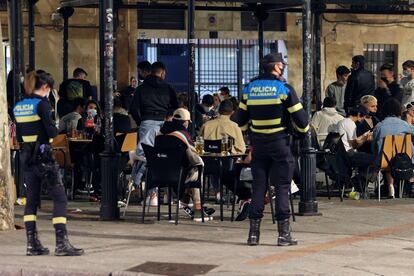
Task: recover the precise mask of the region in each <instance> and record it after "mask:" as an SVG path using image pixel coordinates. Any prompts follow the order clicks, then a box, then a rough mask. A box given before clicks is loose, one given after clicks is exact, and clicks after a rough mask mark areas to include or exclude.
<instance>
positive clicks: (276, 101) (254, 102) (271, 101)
mask: <svg viewBox="0 0 414 276" xmlns="http://www.w3.org/2000/svg"><path fill="white" fill-rule="evenodd" d="M281 103H282V101H281V100H280V99H263V100H247V105H271V104H281Z"/></svg>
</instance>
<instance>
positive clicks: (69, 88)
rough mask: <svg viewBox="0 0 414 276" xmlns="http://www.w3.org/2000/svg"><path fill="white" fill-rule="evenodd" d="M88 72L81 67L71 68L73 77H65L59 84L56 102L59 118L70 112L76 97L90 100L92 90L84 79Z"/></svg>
mask: <svg viewBox="0 0 414 276" xmlns="http://www.w3.org/2000/svg"><path fill="white" fill-rule="evenodd" d="M87 76H88V74H87V73H86V71H85V70H83V69H82V68H76V69H75V70H73V78H71V79H67V80H65V81H64V82H62V83H61V84H60V86H59V101H58V104H57V112H58V115H59V118H62V117H63V116H65V115H66V114H68V113H70V112H72V110H73V104H74V100H75V99H76V98H84V99H85V100H92V96H93V91H92V87H91V84H90V83H89V81H87V80H86V77H87Z"/></svg>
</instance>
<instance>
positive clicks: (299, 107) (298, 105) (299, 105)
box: [288, 103, 303, 113]
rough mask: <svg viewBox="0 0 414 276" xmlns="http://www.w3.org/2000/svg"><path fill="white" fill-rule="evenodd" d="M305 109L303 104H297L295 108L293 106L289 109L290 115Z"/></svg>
mask: <svg viewBox="0 0 414 276" xmlns="http://www.w3.org/2000/svg"><path fill="white" fill-rule="evenodd" d="M302 108H303V106H302V104H301V103H297V104H295V105H294V106H291V107H289V108H288V111H289V113H295V112H296V111H298V110H301V109H302Z"/></svg>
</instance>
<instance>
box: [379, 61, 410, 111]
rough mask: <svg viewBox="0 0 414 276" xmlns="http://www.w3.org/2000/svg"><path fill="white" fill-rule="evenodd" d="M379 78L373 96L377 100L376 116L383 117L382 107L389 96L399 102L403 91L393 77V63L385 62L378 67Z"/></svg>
mask: <svg viewBox="0 0 414 276" xmlns="http://www.w3.org/2000/svg"><path fill="white" fill-rule="evenodd" d="M380 74H381V75H380V76H381V78H380V79H379V80H378V88H377V89H376V90H375V97H376V98H377V100H378V117H379V118H381V119H382V118H383V116H382V109H383V107H384V103H385V102H386V101H387V100H388V99H389V98H391V97H392V98H394V99H396V100H397V101H399V102H400V103H401V102H402V100H403V92H402V90H401V88H400V85H399V84H398V83H397V81H396V80H395V77H394V65H392V64H390V63H386V64H384V65H382V66H381V68H380Z"/></svg>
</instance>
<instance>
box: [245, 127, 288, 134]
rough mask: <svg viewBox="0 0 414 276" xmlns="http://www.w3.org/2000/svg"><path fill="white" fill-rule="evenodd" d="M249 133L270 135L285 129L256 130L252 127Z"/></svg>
mask: <svg viewBox="0 0 414 276" xmlns="http://www.w3.org/2000/svg"><path fill="white" fill-rule="evenodd" d="M250 129H251V131H253V132H256V133H264V134H271V133H276V132H279V131H282V130H285V129H286V128H285V127H278V128H268V129H257V128H254V127H250Z"/></svg>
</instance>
